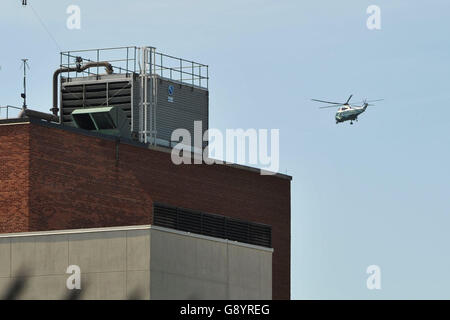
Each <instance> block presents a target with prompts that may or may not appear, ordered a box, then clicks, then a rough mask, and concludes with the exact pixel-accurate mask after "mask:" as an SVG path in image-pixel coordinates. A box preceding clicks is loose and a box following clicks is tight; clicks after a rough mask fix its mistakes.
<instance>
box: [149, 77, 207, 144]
mask: <svg viewBox="0 0 450 320" xmlns="http://www.w3.org/2000/svg"><path fill="white" fill-rule="evenodd" d="M169 85H172V86H173V87H174V91H173V94H172V95H169ZM157 97H158V104H157V108H156V122H157V124H156V129H157V137H158V138H159V139H164V140H167V141H170V138H171V135H172V132H173V131H174V130H175V129H178V128H184V129H187V130H188V131H189V132H190V133H191V136H192V139H193V137H194V121H202V127H203V128H202V130H203V132H204V131H205V130H207V129H208V127H209V123H208V91H207V90H204V89H199V88H195V87H191V86H188V85H180V84H178V83H176V82H172V81H170V80H166V79H159V80H158V96H157ZM170 97H171V98H172V99H173V102H169V98H170ZM203 132H202V133H203ZM192 142H193V141H192Z"/></svg>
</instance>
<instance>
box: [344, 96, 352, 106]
mask: <svg viewBox="0 0 450 320" xmlns="http://www.w3.org/2000/svg"><path fill="white" fill-rule="evenodd" d="M352 97H353V95H352V94H351V95H350V97H348V100H347V102H346V103H345V104H348V103H349V102H350V99H351V98H352Z"/></svg>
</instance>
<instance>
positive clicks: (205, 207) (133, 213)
mask: <svg viewBox="0 0 450 320" xmlns="http://www.w3.org/2000/svg"><path fill="white" fill-rule="evenodd" d="M12 127H17V128H16V129H14V128H12V129H9V130H11V132H10V133H9V132H8V131H7V130H8V129H6V131H5V129H3V128H1V126H0V129H1V130H0V135H1V138H0V150H1V151H2V154H1V155H0V159H3V158H2V156H4V155H3V154H4V153H5V151H6V153H10V151H9V150H10V149H11V148H12V149H13V150H14V148H18V147H19V145H20V146H21V149H23V150H24V152H22V158H23V159H11V161H13V162H14V160H15V162H17V161H22V162H23V163H24V165H25V168H26V162H27V159H29V173H28V172H27V170H22V169H17V167H13V168H11V167H8V169H7V170H6V171H8V172H6V171H5V170H3V171H0V185H1V187H2V189H1V190H2V192H3V190H7V189H8V186H9V185H8V182H7V181H10V182H9V184H11V183H13V182H14V181H15V180H17V181H18V183H20V185H21V186H23V187H26V186H27V184H29V190H30V192H29V200H28V202H29V207H28V209H27V206H26V204H27V201H26V200H24V199H21V198H20V197H18V195H19V194H16V195H15V196H14V197H13V196H11V195H9V196H6V197H9V198H6V200H1V199H4V197H5V195H3V193H2V192H0V201H3V202H5V201H6V202H5V203H6V204H9V205H8V206H7V207H8V209H4V208H2V209H0V217H2V218H1V219H3V220H0V221H1V223H2V226H1V227H0V228H3V229H1V230H3V232H20V231H44V230H59V229H76V228H91V227H92V228H93V227H109V226H124V225H141V224H151V222H152V202H153V201H156V202H161V203H166V204H170V205H174V206H179V207H184V208H190V209H195V210H200V211H204V212H210V213H217V214H222V215H226V216H229V217H236V218H241V219H245V220H249V221H255V222H261V223H266V224H270V225H272V243H273V247H274V254H273V298H274V299H289V298H290V180H288V179H284V178H280V177H277V176H261V175H260V174H259V173H258V172H252V171H248V170H242V169H237V168H234V167H231V166H225V165H211V166H209V165H180V166H176V165H174V164H172V162H171V160H170V153H166V152H162V151H157V150H150V149H146V148H143V147H139V146H134V145H130V144H124V143H120V144H117V143H116V142H115V141H113V140H109V139H104V138H99V137H93V136H87V135H83V134H80V133H76V132H72V131H67V130H62V129H59V128H51V127H46V126H42V125H38V124H30V125H28V126H24V125H21V126H12ZM14 130H16V131H14ZM13 131H14V134H13ZM2 132H3V134H1V133H2ZM17 134H19V135H22V136H23V137H22V142H20V143H19V144H18V145H17V146H15V147H14V146H12V145H13V144H14V142H15V141H16V138H14V135H17ZM28 140H29V143H26V142H27V141H28ZM4 141H6V143H5V142H4ZM24 141H25V142H24ZM28 152H29V156H28V155H27V153H28ZM117 156H118V157H117ZM16 157H19V156H16ZM0 170H1V169H0ZM11 172H14V173H11ZM28 175H29V182H27V179H28ZM7 177H10V178H9V180H8V179H6V178H7ZM11 181H13V182H11ZM24 190H26V188H24ZM5 194H7V192H6V193H5ZM26 194H27V193H26V191H24V195H25V196H26ZM19 199H21V200H20V201H19ZM25 199H26V198H25ZM19 204H20V205H19ZM27 210H29V218H28V219H25V218H26V217H27ZM16 215H18V217H15V216H16ZM5 216H6V220H5V218H4V217H5ZM8 217H11V219H12V220H14V221H16V222H15V223H14V224H12V225H11V226H8V227H4V226H3V225H4V223H5V221H9V220H8Z"/></svg>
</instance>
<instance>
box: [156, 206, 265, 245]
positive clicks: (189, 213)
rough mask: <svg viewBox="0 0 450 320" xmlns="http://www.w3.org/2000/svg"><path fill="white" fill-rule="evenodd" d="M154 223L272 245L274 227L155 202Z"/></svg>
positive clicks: (244, 241) (235, 239)
mask: <svg viewBox="0 0 450 320" xmlns="http://www.w3.org/2000/svg"><path fill="white" fill-rule="evenodd" d="M153 224H154V225H155V226H161V227H165V228H171V229H176V230H181V231H187V232H192V233H197V234H202V235H206V236H211V237H216V238H222V239H229V240H233V241H239V242H243V243H249V244H254V245H258V246H263V247H268V248H271V247H272V227H271V226H269V225H265V224H260V223H255V222H248V221H244V220H240V219H233V218H228V217H225V216H221V215H216V214H209V213H203V212H199V211H193V210H187V209H182V208H177V207H173V206H168V205H164V204H160V203H155V204H154V205H153Z"/></svg>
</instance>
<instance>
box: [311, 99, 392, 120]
mask: <svg viewBox="0 0 450 320" xmlns="http://www.w3.org/2000/svg"><path fill="white" fill-rule="evenodd" d="M352 97H353V95H352V94H351V95H350V97H349V98H348V99H347V101H346V102H344V103H340V102H330V101H324V100H317V99H311V100H312V101H316V102H322V103H328V104H331V105H330V106H324V107H320V109H325V108H335V107H339V109H338V111H337V112H336V116H335V119H336V124H338V123H339V122H345V121H350V124H353V121H358V116H359V115H360V114H361V113H363V112H364V111H366V109H367V107H368V106H374V104H371V103H370V102H376V101H382V100H384V99H378V100H367V99H365V100H363V101H361V102H359V103H362V104H363V105H362V106H357V105H354V104H353V103H352V104H350V99H351V98H352Z"/></svg>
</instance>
